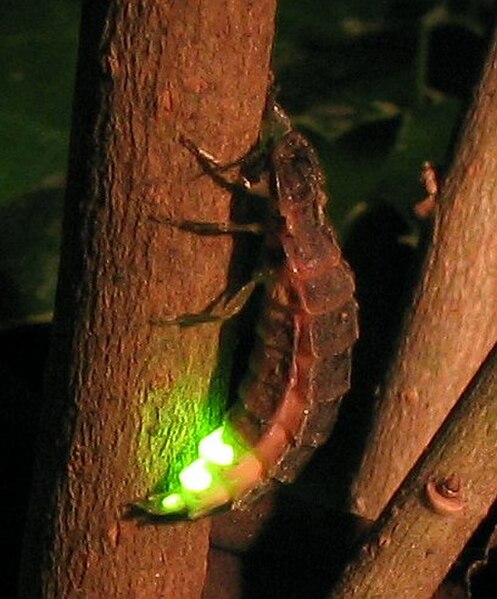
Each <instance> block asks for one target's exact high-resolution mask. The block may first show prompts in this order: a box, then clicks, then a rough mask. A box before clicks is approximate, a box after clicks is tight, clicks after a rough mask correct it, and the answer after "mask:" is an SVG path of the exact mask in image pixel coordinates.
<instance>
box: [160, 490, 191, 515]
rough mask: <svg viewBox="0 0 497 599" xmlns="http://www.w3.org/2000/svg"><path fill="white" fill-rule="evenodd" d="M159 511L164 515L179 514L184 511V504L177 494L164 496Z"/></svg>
mask: <svg viewBox="0 0 497 599" xmlns="http://www.w3.org/2000/svg"><path fill="white" fill-rule="evenodd" d="M160 505H161V509H162V510H163V511H164V513H167V514H169V513H175V512H181V511H182V510H183V509H185V502H184V501H183V498H182V497H181V495H180V494H179V493H171V495H166V496H165V497H164V498H163V499H162V500H161V502H160Z"/></svg>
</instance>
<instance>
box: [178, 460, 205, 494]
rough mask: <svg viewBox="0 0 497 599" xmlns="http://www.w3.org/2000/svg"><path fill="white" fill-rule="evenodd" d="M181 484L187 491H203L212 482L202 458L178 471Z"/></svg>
mask: <svg viewBox="0 0 497 599" xmlns="http://www.w3.org/2000/svg"><path fill="white" fill-rule="evenodd" d="M179 479H180V481H181V484H182V485H183V487H184V488H185V489H186V490H187V491H196V492H199V491H205V490H206V489H208V488H209V486H210V485H211V483H212V475H211V473H210V472H209V470H208V469H207V464H206V463H205V461H204V460H203V459H199V460H195V461H194V462H192V463H191V464H190V465H189V466H187V467H186V468H183V470H182V471H181V472H180V473H179Z"/></svg>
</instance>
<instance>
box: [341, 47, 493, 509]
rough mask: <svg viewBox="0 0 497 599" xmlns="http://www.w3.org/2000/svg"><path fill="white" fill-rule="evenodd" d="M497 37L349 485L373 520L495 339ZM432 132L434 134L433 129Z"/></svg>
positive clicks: (356, 504)
mask: <svg viewBox="0 0 497 599" xmlns="http://www.w3.org/2000/svg"><path fill="white" fill-rule="evenodd" d="M496 89H497V42H494V44H493V46H492V48H491V50H490V54H489V57H488V60H487V63H486V66H485V70H484V73H483V79H482V82H481V85H480V87H479V90H478V92H477V95H476V98H475V102H474V106H473V109H472V110H471V112H470V114H469V116H468V119H467V121H466V125H465V127H464V131H463V134H462V138H461V142H460V146H459V149H458V151H457V155H456V158H455V161H454V163H453V166H452V169H451V172H450V175H449V177H448V179H447V181H446V183H445V186H444V190H443V194H442V198H441V205H440V208H439V214H438V216H437V220H436V226H435V232H434V239H433V244H432V246H431V249H430V250H429V252H428V256H427V260H426V264H425V270H424V276H423V277H422V280H421V283H420V286H419V289H418V292H417V296H416V300H415V302H414V307H413V310H412V313H411V314H410V316H409V318H408V320H407V322H406V325H405V328H404V333H403V335H402V337H401V339H402V341H401V344H400V348H399V351H398V354H397V356H396V358H395V361H394V363H393V365H392V367H391V369H390V372H389V375H388V377H387V380H386V383H385V387H384V390H383V391H382V392H380V394H379V398H380V399H379V401H378V402H377V405H376V414H375V418H374V424H373V428H372V432H371V435H370V438H369V441H368V444H367V450H366V453H365V455H364V458H363V462H362V465H361V468H360V470H359V473H358V475H357V478H356V480H355V483H354V485H353V489H352V499H351V509H352V511H354V512H355V513H356V514H358V515H360V516H363V517H365V518H368V519H371V520H374V519H376V518H377V516H378V514H379V513H380V512H381V510H382V509H383V507H384V506H385V504H386V503H387V501H388V500H389V498H390V497H391V496H392V494H393V493H394V491H395V490H396V488H397V487H398V485H399V484H400V482H401V481H402V479H403V478H404V476H405V475H406V473H407V472H408V471H409V469H410V468H411V466H412V465H413V463H414V462H415V460H416V459H417V457H418V456H419V455H420V454H421V452H422V451H423V450H424V448H425V447H426V446H427V444H428V442H429V441H430V439H431V438H432V437H433V435H434V433H435V432H436V430H437V429H438V428H439V426H440V424H441V423H442V421H443V420H444V418H445V417H446V415H447V414H448V412H449V411H450V409H451V408H452V406H453V405H454V403H455V402H456V400H457V399H458V397H459V396H460V395H461V393H462V392H463V390H464V388H465V387H466V386H467V384H468V382H469V381H470V380H471V378H472V377H473V375H474V373H475V372H476V370H477V368H478V367H479V365H480V364H481V363H482V361H483V359H484V358H485V356H486V355H487V354H488V352H489V350H490V348H491V347H492V346H493V345H494V343H495V342H496V339H497V326H496V315H497V235H496V234H495V231H497V210H496V209H495V206H496V204H495V198H496V197H497V152H496V144H495V132H496V131H497V111H496V110H495V95H496V92H495V90H496ZM433 134H434V135H436V132H435V131H434V132H433Z"/></svg>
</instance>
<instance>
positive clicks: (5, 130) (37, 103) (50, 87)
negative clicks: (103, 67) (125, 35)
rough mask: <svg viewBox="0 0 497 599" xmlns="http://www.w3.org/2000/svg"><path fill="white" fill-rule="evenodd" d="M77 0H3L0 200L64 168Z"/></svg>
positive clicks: (0, 58) (0, 56) (75, 40)
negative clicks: (9, 0)
mask: <svg viewBox="0 0 497 599" xmlns="http://www.w3.org/2000/svg"><path fill="white" fill-rule="evenodd" d="M78 21H79V3H77V2H75V1H74V0H45V2H43V3H40V2H36V0H30V1H28V0H23V1H18V2H7V3H6V4H5V3H4V4H3V5H2V20H1V24H0V88H1V89H2V94H1V95H0V137H1V139H2V143H1V144H0V181H1V187H0V204H4V205H5V204H6V203H8V202H10V201H12V199H13V198H14V197H15V196H18V195H21V194H23V193H25V192H26V191H28V190H29V189H32V188H33V187H35V186H36V185H37V184H39V182H40V181H41V180H42V179H44V178H45V177H47V176H49V175H54V174H56V173H59V174H61V173H63V172H64V171H65V168H66V156H67V145H68V136H69V124H70V109H71V94H72V87H73V80H74V70H75V61H76V43H77V30H78Z"/></svg>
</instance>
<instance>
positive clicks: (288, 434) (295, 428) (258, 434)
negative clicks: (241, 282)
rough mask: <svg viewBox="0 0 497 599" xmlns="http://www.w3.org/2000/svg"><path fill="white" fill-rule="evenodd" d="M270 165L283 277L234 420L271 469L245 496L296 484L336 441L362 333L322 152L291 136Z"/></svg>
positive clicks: (273, 233)
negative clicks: (316, 454)
mask: <svg viewBox="0 0 497 599" xmlns="http://www.w3.org/2000/svg"><path fill="white" fill-rule="evenodd" d="M271 162H272V164H271V172H272V177H273V181H272V185H273V187H274V189H273V193H272V195H273V196H274V197H273V206H272V212H273V215H272V216H273V219H274V221H275V222H278V223H279V224H278V225H277V226H275V227H274V228H273V229H271V230H270V231H269V232H268V233H267V234H266V240H265V242H266V248H267V256H266V264H265V267H266V268H268V269H271V270H272V271H273V273H274V274H273V275H272V277H271V278H270V280H269V282H268V283H267V284H266V285H267V289H266V298H265V307H264V311H263V315H262V318H261V321H260V323H259V324H258V326H257V341H256V345H255V348H254V352H253V355H252V357H251V360H250V364H249V372H248V374H247V376H246V378H245V380H244V381H243V383H242V386H241V389H240V402H241V405H236V406H235V407H234V408H233V410H232V411H231V413H230V418H231V422H232V424H233V426H234V428H235V429H238V430H239V431H240V432H241V433H242V435H244V436H245V437H246V438H248V440H249V441H250V442H251V444H252V446H253V450H252V452H253V454H254V455H255V456H256V457H257V458H258V459H259V461H260V462H261V464H262V470H261V471H258V472H254V473H253V475H252V476H253V479H254V480H253V482H254V485H253V487H254V488H250V489H249V488H247V489H246V490H247V491H250V495H251V494H252V492H255V493H256V494H258V493H259V492H260V491H261V489H260V487H261V486H265V484H267V483H270V482H271V480H274V479H277V480H280V481H283V482H289V481H292V480H293V479H294V478H295V476H296V474H297V473H298V471H299V470H300V467H301V466H302V465H303V464H304V463H305V462H307V460H308V459H309V457H310V455H311V454H312V452H313V451H314V449H315V448H316V447H318V446H319V445H321V444H322V443H323V442H324V441H325V440H326V439H327V437H328V435H329V433H330V431H331V429H332V427H333V424H334V422H335V420H336V416H337V413H338V408H339V400H340V399H341V397H342V396H343V395H344V394H345V393H346V392H347V391H348V389H349V385H350V370H351V349H352V346H353V344H354V342H355V340H356V339H357V334H358V330H357V304H356V302H355V300H354V295H353V294H354V279H353V275H352V272H351V270H350V268H349V267H348V265H347V264H346V262H345V261H344V259H343V257H342V254H341V251H340V248H339V247H338V244H337V241H336V236H335V233H334V231H333V229H332V227H331V226H330V225H329V224H328V222H327V221H326V217H325V215H324V206H325V203H326V199H327V198H326V194H325V191H324V189H323V185H324V178H323V176H322V173H321V170H320V168H319V165H318V162H317V158H316V156H315V154H314V150H313V149H312V147H311V146H310V144H309V143H308V142H307V140H306V139H305V138H304V137H303V136H302V135H300V134H299V133H296V132H294V131H290V132H289V133H287V134H286V135H285V136H284V137H283V139H282V140H281V141H280V142H279V143H278V145H277V146H276V147H275V149H274V150H273V154H272V157H271ZM247 487H249V481H248V480H247ZM242 500H243V497H242Z"/></svg>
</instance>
